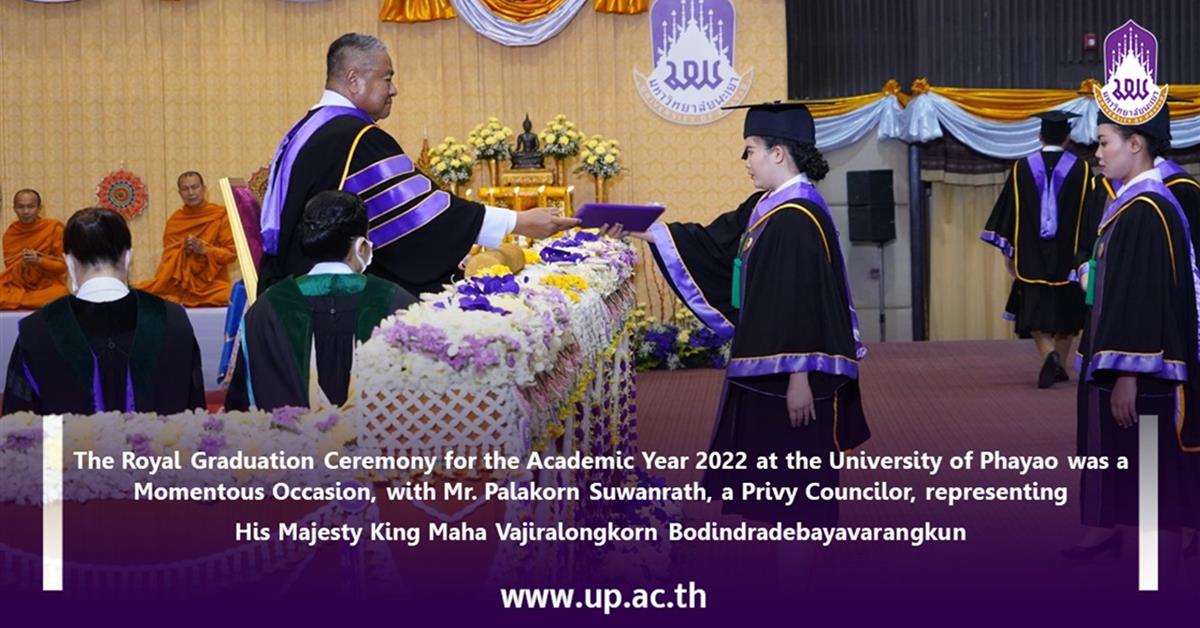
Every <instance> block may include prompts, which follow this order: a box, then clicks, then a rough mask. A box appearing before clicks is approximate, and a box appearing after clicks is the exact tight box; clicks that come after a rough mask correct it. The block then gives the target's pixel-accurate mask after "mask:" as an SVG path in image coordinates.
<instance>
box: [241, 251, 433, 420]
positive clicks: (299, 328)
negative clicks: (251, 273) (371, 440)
mask: <svg viewBox="0 0 1200 628" xmlns="http://www.w3.org/2000/svg"><path fill="white" fill-rule="evenodd" d="M415 301H416V299H415V298H414V297H413V296H412V295H411V294H409V292H408V291H406V290H404V289H403V288H401V287H400V286H397V285H396V284H393V283H391V282H389V281H385V280H383V279H380V278H378V277H371V276H367V275H359V274H345V275H338V274H317V275H305V276H303V277H300V278H298V279H291V278H288V279H284V280H283V281H280V282H278V283H276V284H275V285H274V286H271V288H270V289H268V290H267V291H266V292H265V293H263V296H262V297H261V298H259V299H258V300H257V301H255V303H254V305H252V306H250V309H249V310H247V311H246V316H245V318H244V319H243V323H242V330H241V333H240V344H239V347H238V355H237V363H236V364H235V366H234V371H233V375H232V376H231V378H230V382H229V391H228V392H227V393H226V396H225V408H226V409H227V410H248V409H249V408H251V407H256V408H259V409H261V410H274V409H276V408H281V407H285V406H295V407H305V408H306V407H309V406H310V402H311V399H310V376H311V375H313V374H312V372H311V369H312V367H313V366H314V364H315V366H316V374H315V375H316V380H317V382H316V383H317V385H318V386H320V388H321V391H322V392H323V393H324V394H325V397H326V399H328V400H329V402H330V403H332V404H334V405H337V406H340V405H342V404H344V403H345V402H346V400H347V397H348V394H349V392H350V390H349V384H350V374H351V370H352V367H353V364H354V349H355V347H356V346H357V344H358V343H360V342H365V341H366V340H368V339H369V338H370V337H371V332H372V331H373V330H374V329H375V328H376V327H377V326H379V322H380V321H382V320H383V319H384V318H386V317H388V316H390V315H391V314H393V313H394V312H396V311H397V310H401V309H404V308H406V307H408V306H409V305H412V304H413V303H414V302H415Z"/></svg>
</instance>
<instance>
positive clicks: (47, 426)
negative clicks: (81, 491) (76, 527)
mask: <svg viewBox="0 0 1200 628" xmlns="http://www.w3.org/2000/svg"><path fill="white" fill-rule="evenodd" d="M42 429H43V435H42V590H43V591H62V590H63V503H62V493H63V420H62V415H61V414H52V415H49V416H45V417H42Z"/></svg>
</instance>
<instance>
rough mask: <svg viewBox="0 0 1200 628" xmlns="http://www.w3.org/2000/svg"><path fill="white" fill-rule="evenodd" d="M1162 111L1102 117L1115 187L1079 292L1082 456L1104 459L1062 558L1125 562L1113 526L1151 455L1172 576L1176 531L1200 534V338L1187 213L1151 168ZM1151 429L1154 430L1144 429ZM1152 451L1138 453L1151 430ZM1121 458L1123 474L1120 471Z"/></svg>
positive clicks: (1134, 517)
mask: <svg viewBox="0 0 1200 628" xmlns="http://www.w3.org/2000/svg"><path fill="white" fill-rule="evenodd" d="M1169 125H1170V123H1169V120H1168V114H1167V109H1166V107H1163V108H1162V109H1161V110H1160V111H1159V112H1158V114H1157V115H1155V116H1153V117H1152V118H1151V119H1149V120H1146V121H1144V122H1140V123H1137V122H1126V121H1123V120H1115V119H1113V118H1110V117H1109V116H1108V115H1105V114H1103V113H1102V115H1101V117H1100V120H1099V127H1098V135H1099V138H1100V142H1099V147H1098V148H1097V150H1096V156H1097V157H1098V158H1099V160H1100V168H1101V169H1102V170H1103V172H1104V176H1105V177H1106V178H1107V179H1108V180H1110V181H1114V182H1117V187H1116V190H1115V196H1116V198H1115V199H1114V200H1113V201H1112V202H1111V203H1109V204H1108V205H1107V207H1106V208H1105V210H1104V213H1103V215H1102V216H1100V219H1099V227H1098V237H1097V238H1096V243H1095V245H1094V246H1093V247H1092V259H1091V260H1090V261H1089V263H1088V264H1086V265H1085V266H1083V267H1082V268H1081V269H1080V270H1081V279H1080V282H1081V284H1082V285H1083V286H1084V287H1085V288H1086V291H1087V302H1088V303H1089V304H1091V305H1092V310H1091V315H1090V320H1088V323H1087V325H1085V327H1084V331H1083V338H1082V339H1081V341H1080V344H1079V353H1080V358H1081V366H1080V378H1079V379H1080V382H1079V388H1080V389H1079V410H1078V419H1079V421H1078V423H1079V426H1078V428H1079V429H1078V445H1077V447H1078V453H1079V454H1080V455H1087V456H1096V457H1104V458H1107V459H1108V460H1109V461H1114V462H1111V463H1110V465H1109V466H1108V468H1105V469H1088V470H1085V471H1083V474H1082V476H1083V477H1082V489H1081V491H1080V493H1081V496H1082V499H1081V501H1080V506H1081V508H1080V510H1081V513H1080V514H1081V520H1082V523H1083V525H1084V526H1085V527H1086V528H1087V532H1086V534H1085V535H1084V537H1083V538H1082V539H1081V540H1080V542H1079V544H1078V545H1076V546H1074V547H1072V548H1070V549H1067V550H1065V551H1064V552H1063V554H1064V556H1066V557H1067V558H1070V559H1074V560H1087V559H1092V558H1095V557H1098V556H1102V555H1104V554H1108V553H1110V552H1111V553H1114V554H1115V553H1117V552H1118V551H1119V550H1120V547H1121V543H1122V537H1121V534H1120V531H1119V528H1118V526H1134V525H1137V524H1138V522H1139V521H1138V505H1139V499H1140V498H1141V497H1142V496H1140V495H1139V482H1138V471H1137V470H1138V463H1137V461H1138V459H1139V456H1140V454H1141V452H1143V451H1145V450H1146V449H1147V448H1153V449H1156V450H1157V457H1158V495H1157V501H1158V524H1159V528H1160V532H1161V534H1160V539H1161V544H1160V559H1161V560H1160V564H1161V565H1162V567H1163V569H1162V573H1163V574H1164V576H1165V577H1166V578H1167V579H1168V580H1172V579H1173V578H1174V576H1175V575H1176V574H1177V567H1178V566H1179V558H1180V555H1181V551H1182V537H1181V530H1182V529H1183V528H1196V527H1198V526H1200V497H1198V496H1197V491H1196V489H1197V487H1198V486H1200V413H1198V412H1197V403H1200V342H1198V341H1200V338H1198V335H1197V331H1198V320H1197V301H1196V299H1197V290H1198V289H1200V276H1198V275H1197V271H1196V253H1195V250H1194V249H1193V246H1192V241H1191V237H1190V230H1189V227H1190V228H1192V229H1195V228H1197V227H1198V225H1196V224H1191V225H1189V221H1188V219H1187V217H1186V214H1185V212H1184V209H1183V208H1182V207H1181V206H1180V205H1179V203H1178V202H1177V200H1176V199H1175V197H1174V196H1173V195H1172V194H1171V191H1170V190H1169V189H1168V188H1167V186H1166V185H1165V184H1164V183H1163V176H1162V173H1161V172H1160V171H1159V170H1158V169H1157V168H1155V166H1154V160H1155V158H1156V157H1160V156H1161V155H1162V153H1163V152H1164V151H1165V150H1166V147H1167V146H1169V140H1170V126H1169ZM1147 421H1152V422H1153V423H1143V422H1147ZM1143 425H1152V426H1153V427H1154V429H1153V431H1154V433H1155V436H1153V438H1154V439H1155V440H1154V441H1152V442H1149V443H1146V442H1142V441H1143V439H1145V438H1147V435H1148V434H1149V433H1150V431H1151V430H1149V429H1142V427H1143ZM1119 458H1124V459H1126V460H1127V461H1128V462H1129V464H1128V465H1127V466H1126V467H1121V466H1118V465H1116V464H1115V461H1116V460H1117V459H1119Z"/></svg>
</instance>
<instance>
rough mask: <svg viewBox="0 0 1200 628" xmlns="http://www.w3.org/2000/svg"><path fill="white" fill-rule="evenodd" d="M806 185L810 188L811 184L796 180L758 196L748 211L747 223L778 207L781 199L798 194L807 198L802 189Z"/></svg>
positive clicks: (753, 222)
mask: <svg viewBox="0 0 1200 628" xmlns="http://www.w3.org/2000/svg"><path fill="white" fill-rule="evenodd" d="M806 187H808V188H812V187H813V185H812V184H811V183H805V182H804V181H797V182H795V183H793V184H791V185H789V186H785V187H782V188H779V189H778V190H774V191H772V192H768V193H766V194H763V195H762V196H760V197H759V198H758V202H757V203H755V204H754V211H752V212H750V222H749V223H748V224H749V225H753V224H755V223H757V222H758V221H759V219H760V218H762V217H763V216H766V215H767V213H768V212H770V211H771V210H772V209H775V208H776V207H778V206H779V204H780V203H781V202H783V201H786V200H788V199H791V198H796V197H798V196H799V197H802V198H807V196H805V193H804V191H803V190H804V188H806ZM813 189H815V188H813ZM822 205H824V203H822Z"/></svg>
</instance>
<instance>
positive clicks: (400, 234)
mask: <svg viewBox="0 0 1200 628" xmlns="http://www.w3.org/2000/svg"><path fill="white" fill-rule="evenodd" d="M393 74H394V72H393V70H392V60H391V57H390V56H389V55H388V52H387V48H386V47H384V45H383V43H382V42H380V41H379V40H378V39H376V38H374V37H371V36H369V35H361V34H356V33H349V34H346V35H343V36H341V37H339V38H338V39H337V40H336V41H334V42H333V43H332V44H331V45H330V47H329V52H328V54H327V56H326V82H325V93H324V95H323V96H322V97H321V100H320V102H318V103H317V105H316V106H315V107H313V109H312V110H311V111H309V112H308V114H307V115H305V116H304V118H302V119H301V120H300V121H299V122H298V123H296V125H295V126H294V127H292V129H291V130H290V131H289V132H288V134H287V135H286V136H285V137H284V139H283V141H282V142H281V143H280V145H279V148H278V149H277V150H276V152H275V157H274V158H273V159H272V160H271V166H270V171H271V175H270V180H269V183H268V185H267V192H266V195H265V197H264V199H263V211H262V222H261V226H262V237H263V252H264V255H263V258H262V262H261V265H260V269H259V292H260V293H261V292H263V291H264V290H266V288H269V287H270V286H271V285H272V284H274V283H275V282H277V281H279V280H280V279H282V278H284V277H287V276H289V275H302V274H304V273H306V272H308V269H309V268H310V267H311V266H312V263H313V260H311V259H309V258H307V257H305V256H304V254H303V252H302V251H301V250H300V243H299V242H300V238H299V237H298V231H297V227H298V225H299V223H300V217H301V215H302V214H303V211H304V205H305V203H307V202H308V200H309V199H310V198H312V197H313V196H315V195H316V194H317V193H319V192H322V191H324V190H345V191H347V192H353V193H355V194H358V195H359V196H361V197H362V198H363V200H364V201H366V204H367V215H368V218H369V220H370V235H369V238H370V240H371V243H372V244H373V245H374V247H375V253H376V259H375V263H374V264H373V265H372V266H371V271H370V272H371V273H372V274H375V275H378V276H380V277H382V278H384V279H387V280H388V281H392V282H394V283H397V284H399V285H400V286H402V287H404V288H405V289H407V290H409V291H410V292H413V293H421V292H431V291H436V290H439V289H441V287H442V285H443V284H445V283H447V282H448V281H450V280H451V279H452V278H453V277H454V275H455V274H456V273H457V272H458V265H459V263H460V262H461V261H462V259H463V258H464V257H465V256H466V255H467V253H468V252H469V251H470V249H471V246H472V245H474V244H480V245H483V246H487V247H496V246H499V244H500V243H501V241H502V239H503V238H504V236H505V235H506V234H508V233H517V234H520V235H525V236H529V237H533V238H543V237H548V236H550V235H553V234H554V233H556V232H558V231H560V230H562V229H565V228H568V227H572V226H575V225H577V224H578V222H579V221H578V220H576V219H573V218H563V217H561V216H557V215H555V210H552V209H549V208H535V209H532V210H527V211H524V212H520V213H516V212H513V211H511V210H507V209H502V208H497V207H485V206H484V205H481V204H479V203H474V202H471V201H466V200H463V199H460V198H458V197H455V196H453V195H451V194H449V193H447V192H445V191H442V190H440V189H438V187H437V186H436V185H434V184H433V182H432V181H430V180H429V179H428V178H427V177H425V175H423V174H421V172H420V171H418V170H417V169H416V167H415V166H414V164H413V161H412V160H411V159H410V158H409V157H408V156H407V155H405V154H404V151H403V150H402V149H401V148H400V145H399V144H398V143H397V142H396V140H395V139H393V138H392V136H390V135H388V134H387V133H386V132H385V131H384V130H383V129H381V128H379V127H377V126H375V123H376V122H377V121H379V120H382V119H384V118H386V117H387V116H388V115H389V114H390V113H391V108H392V98H393V97H395V95H396V88H395V86H394V85H393V84H392V77H393Z"/></svg>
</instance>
